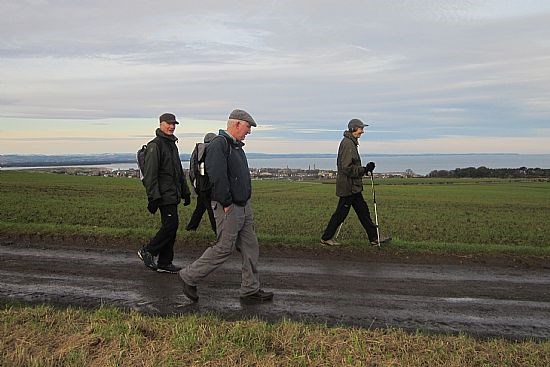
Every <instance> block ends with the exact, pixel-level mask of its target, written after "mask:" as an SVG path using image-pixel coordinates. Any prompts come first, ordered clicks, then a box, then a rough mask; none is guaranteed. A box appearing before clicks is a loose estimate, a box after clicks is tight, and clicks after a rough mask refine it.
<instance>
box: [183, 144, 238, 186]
mask: <svg viewBox="0 0 550 367" xmlns="http://www.w3.org/2000/svg"><path fill="white" fill-rule="evenodd" d="M217 138H220V136H219V135H218V136H216V137H215V138H214V139H217ZM221 138H222V139H223V140H224V141H226V140H225V138H223V137H221ZM211 142H212V141H210V142H208V143H197V144H196V145H195V149H194V150H193V153H191V159H190V160H189V179H190V181H191V184H192V185H193V187H194V188H195V192H196V193H197V194H198V193H199V192H201V191H202V192H205V191H210V190H211V189H212V184H211V183H210V178H209V177H208V174H207V173H206V163H205V161H206V152H207V147H208V145H209V144H210V143H211ZM226 145H227V155H230V154H231V147H230V146H229V144H227V143H226Z"/></svg>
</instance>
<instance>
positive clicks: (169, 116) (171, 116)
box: [159, 113, 179, 124]
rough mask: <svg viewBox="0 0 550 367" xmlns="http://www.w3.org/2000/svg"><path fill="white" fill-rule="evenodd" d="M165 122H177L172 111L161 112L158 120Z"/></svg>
mask: <svg viewBox="0 0 550 367" xmlns="http://www.w3.org/2000/svg"><path fill="white" fill-rule="evenodd" d="M163 121H164V122H167V123H169V124H179V122H178V121H177V120H176V116H175V115H174V114H173V113H163V114H162V115H160V117H159V122H163Z"/></svg>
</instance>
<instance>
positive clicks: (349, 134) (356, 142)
mask: <svg viewBox="0 0 550 367" xmlns="http://www.w3.org/2000/svg"><path fill="white" fill-rule="evenodd" d="M344 136H345V137H346V138H348V139H350V140H351V141H353V143H354V144H355V145H359V140H358V139H357V138H356V137H355V136H353V134H352V133H350V132H349V131H347V130H346V131H344Z"/></svg>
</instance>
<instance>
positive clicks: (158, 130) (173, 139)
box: [155, 127, 178, 142]
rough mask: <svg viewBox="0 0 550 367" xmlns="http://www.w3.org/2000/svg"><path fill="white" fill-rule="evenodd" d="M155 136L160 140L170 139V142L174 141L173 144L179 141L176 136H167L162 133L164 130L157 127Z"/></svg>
mask: <svg viewBox="0 0 550 367" xmlns="http://www.w3.org/2000/svg"><path fill="white" fill-rule="evenodd" d="M155 134H156V135H157V136H158V137H159V138H164V139H168V140H170V141H173V142H177V141H178V138H177V137H176V136H175V135H166V134H165V133H163V132H162V130H161V129H160V128H158V127H157V130H156V131H155Z"/></svg>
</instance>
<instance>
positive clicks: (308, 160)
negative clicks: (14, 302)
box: [0, 153, 550, 175]
mask: <svg viewBox="0 0 550 367" xmlns="http://www.w3.org/2000/svg"><path fill="white" fill-rule="evenodd" d="M247 156H248V165H249V167H250V168H251V169H267V168H288V169H303V170H312V169H313V170H315V169H317V170H329V171H335V170H336V154H311V153H304V154H296V153H294V154H267V153H247ZM180 157H181V160H182V164H183V167H184V168H188V166H189V163H188V162H189V154H181V155H180ZM361 159H362V160H363V161H364V163H365V164H366V162H368V161H374V162H376V172H377V173H399V172H413V173H415V174H419V175H427V174H429V173H430V172H432V171H436V170H454V169H457V168H469V167H474V168H478V167H486V168H491V169H497V168H510V169H515V168H520V167H527V168H542V169H549V168H550V154H518V153H496V154H476V153H468V154H368V155H366V154H363V155H362V156H361ZM62 167H88V168H93V167H96V168H97V167H102V168H105V169H108V170H124V169H130V168H137V164H136V158H135V154H131V153H126V154H93V155H83V154H82V155H0V170H17V169H40V168H62Z"/></svg>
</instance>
